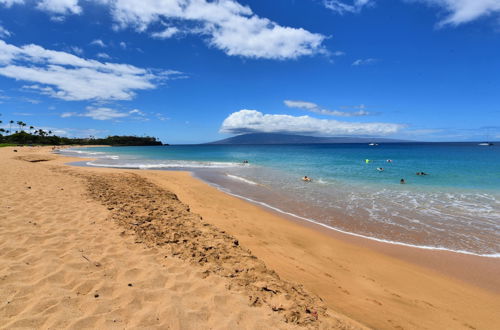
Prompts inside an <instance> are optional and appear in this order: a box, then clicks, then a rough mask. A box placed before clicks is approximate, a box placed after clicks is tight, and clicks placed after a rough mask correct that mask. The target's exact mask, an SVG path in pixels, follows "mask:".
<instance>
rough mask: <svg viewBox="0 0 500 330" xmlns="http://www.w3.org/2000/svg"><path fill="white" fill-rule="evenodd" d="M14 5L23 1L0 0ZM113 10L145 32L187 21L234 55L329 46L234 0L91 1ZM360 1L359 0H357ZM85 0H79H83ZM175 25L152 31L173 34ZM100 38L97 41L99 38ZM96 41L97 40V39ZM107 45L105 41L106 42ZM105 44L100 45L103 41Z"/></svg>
mask: <svg viewBox="0 0 500 330" xmlns="http://www.w3.org/2000/svg"><path fill="white" fill-rule="evenodd" d="M0 1H2V2H3V3H4V4H6V5H8V6H11V5H12V4H13V3H23V2H24V1H21V0H17V1H16V0H0ZM33 1H34V2H35V3H36V4H37V6H36V7H37V8H38V9H41V10H45V11H48V12H50V13H52V14H57V15H62V14H66V15H69V14H80V13H81V11H82V7H80V6H79V5H78V3H79V2H78V0H33ZM87 1H94V2H96V3H99V4H101V5H104V6H107V7H109V9H110V12H111V15H112V17H113V20H114V21H115V24H116V27H117V28H127V27H132V28H134V29H136V30H137V31H139V32H145V31H146V30H148V29H149V28H154V27H155V26H158V24H169V25H172V24H174V23H175V24H181V25H182V24H186V25H188V26H189V27H190V28H188V29H186V31H190V32H191V33H194V34H197V35H201V36H205V37H207V38H206V40H207V42H208V44H209V45H210V46H212V47H215V48H218V49H220V50H222V51H224V52H225V53H226V54H228V55H231V56H242V57H249V58H266V59H294V58H298V57H301V56H308V55H314V54H317V53H323V52H325V53H326V51H325V50H324V49H323V45H322V44H323V40H324V39H325V38H326V37H325V36H324V35H321V34H318V33H312V32H309V31H307V30H305V29H303V28H293V27H288V26H282V25H279V24H278V23H276V22H273V21H272V20H270V19H268V18H264V17H259V16H258V15H256V14H255V13H253V11H252V10H251V9H250V7H248V6H244V5H241V4H240V3H238V2H237V1H236V0H220V1H209V0H141V1H137V0H87ZM358 1H361V0H358ZM82 2H83V1H81V0H80V3H82ZM174 29H176V27H172V28H170V29H166V30H163V31H154V32H151V33H150V34H151V35H152V36H153V37H155V38H163V39H165V38H167V37H171V36H173V35H174V34H175V33H176V32H177V31H175V30H174ZM97 41H98V40H96V42H97ZM95 44H96V45H98V44H97V43H95ZM103 44H104V43H103ZM103 44H101V46H103Z"/></svg>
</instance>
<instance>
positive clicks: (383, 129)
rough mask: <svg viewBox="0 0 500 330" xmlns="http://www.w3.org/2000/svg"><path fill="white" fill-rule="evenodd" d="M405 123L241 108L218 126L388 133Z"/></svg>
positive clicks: (270, 130) (246, 130) (241, 129)
mask: <svg viewBox="0 0 500 330" xmlns="http://www.w3.org/2000/svg"><path fill="white" fill-rule="evenodd" d="M404 127H405V125H401V124H393V123H356V122H342V121H337V120H327V119H317V118H312V117H309V116H299V117H296V116H290V115H269V114H263V113H261V112H259V111H256V110H240V111H237V112H234V113H232V114H231V115H229V116H228V117H227V118H226V119H225V120H224V122H223V123H222V126H221V128H220V132H221V133H229V134H242V133H250V132H265V133H300V134H312V135H322V136H333V135H388V134H393V133H397V132H398V131H399V130H401V129H402V128H404Z"/></svg>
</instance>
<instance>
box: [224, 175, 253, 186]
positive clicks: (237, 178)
mask: <svg viewBox="0 0 500 330" xmlns="http://www.w3.org/2000/svg"><path fill="white" fill-rule="evenodd" d="M226 176H227V177H229V178H231V179H234V180H238V181H242V182H245V183H248V184H251V185H258V183H257V182H254V181H251V180H248V179H245V178H242V177H240V176H236V175H232V174H226Z"/></svg>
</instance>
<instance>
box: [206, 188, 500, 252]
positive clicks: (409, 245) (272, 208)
mask: <svg viewBox="0 0 500 330" xmlns="http://www.w3.org/2000/svg"><path fill="white" fill-rule="evenodd" d="M212 185H213V186H215V187H216V188H217V189H218V190H220V191H222V192H224V193H226V194H228V195H231V196H234V197H237V198H240V199H243V200H246V201H248V202H251V203H254V204H257V205H261V206H263V207H266V208H269V209H271V210H273V211H276V212H278V213H281V214H285V215H288V216H291V217H294V218H296V219H300V220H303V221H307V222H309V223H313V224H315V225H318V226H321V227H323V228H327V229H330V230H334V231H336V232H339V233H342V234H347V235H351V236H355V237H360V238H365V239H369V240H372V241H376V242H381V243H388V244H393V245H399V246H406V247H411V248H417V249H423V250H433V251H445V252H453V253H460V254H466V255H471V256H477V257H485V258H500V252H497V253H488V254H481V253H474V252H471V251H465V250H454V249H450V248H446V247H443V246H430V245H416V244H410V243H405V242H399V241H392V240H387V239H383V238H377V237H372V236H367V235H362V234H357V233H353V232H349V231H346V230H342V229H339V228H336V227H333V226H330V225H327V224H325V223H322V222H319V221H317V220H315V219H312V218H306V217H302V216H300V215H297V214H295V213H291V212H287V211H284V210H282V209H280V208H277V207H274V206H272V205H269V204H267V203H264V202H260V201H257V200H254V199H251V198H248V197H245V196H241V195H238V194H235V193H233V192H231V191H229V190H228V189H226V188H224V187H222V186H220V185H217V184H213V183H212Z"/></svg>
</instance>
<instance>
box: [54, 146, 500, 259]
mask: <svg viewBox="0 0 500 330" xmlns="http://www.w3.org/2000/svg"><path fill="white" fill-rule="evenodd" d="M61 153H62V154H66V155H72V156H75V155H76V156H81V157H88V158H95V160H92V161H88V162H85V164H84V165H86V166H101V167H118V168H136V169H157V170H187V171H191V172H192V173H193V174H194V175H195V176H196V177H198V178H200V179H202V180H204V181H206V182H207V183H209V184H211V185H213V186H215V187H217V188H218V189H220V190H222V191H224V192H226V193H229V194H232V195H235V196H237V197H239V198H243V199H245V200H248V201H250V202H253V203H256V204H259V205H261V206H264V207H267V208H270V209H272V210H274V211H277V212H280V213H283V214H286V215H287V216H291V217H295V218H297V219H301V220H303V221H309V222H314V223H316V224H319V225H321V226H323V227H326V228H329V229H331V230H336V231H340V232H344V233H348V234H351V235H356V236H361V237H366V238H369V239H373V240H378V241H383V242H388V243H391V244H400V245H407V246H414V247H418V248H424V249H436V250H449V251H455V252H458V253H465V254H472V255H479V256H484V257H492V258H500V147H499V146H498V145H495V146H489V147H485V146H479V145H478V144H477V143H421V144H419V143H415V144H409V143H390V144H380V145H377V146H370V145H367V144H311V145H177V146H176V145H174V146H158V147H97V148H76V149H65V150H63V151H61ZM244 161H248V163H245V162H244ZM381 168H382V169H383V170H380V169H381ZM417 172H424V173H426V174H427V175H417V174H416V173H417ZM305 175H307V176H308V177H310V178H312V181H311V182H304V181H302V177H303V176H305ZM401 179H404V180H405V182H406V183H405V184H401V183H400V180H401Z"/></svg>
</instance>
